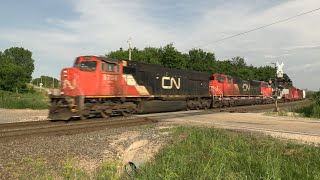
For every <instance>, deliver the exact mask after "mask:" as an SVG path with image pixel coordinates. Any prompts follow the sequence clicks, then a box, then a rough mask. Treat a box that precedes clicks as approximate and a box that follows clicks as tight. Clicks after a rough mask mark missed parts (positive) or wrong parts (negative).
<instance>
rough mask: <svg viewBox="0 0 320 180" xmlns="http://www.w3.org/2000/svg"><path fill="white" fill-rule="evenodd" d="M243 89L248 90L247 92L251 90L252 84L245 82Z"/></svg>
mask: <svg viewBox="0 0 320 180" xmlns="http://www.w3.org/2000/svg"><path fill="white" fill-rule="evenodd" d="M242 89H243V91H247V92H248V91H250V84H247V83H243V85H242Z"/></svg>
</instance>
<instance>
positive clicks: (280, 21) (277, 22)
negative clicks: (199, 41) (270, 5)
mask: <svg viewBox="0 0 320 180" xmlns="http://www.w3.org/2000/svg"><path fill="white" fill-rule="evenodd" d="M318 10H320V8H316V9H313V10H310V11H307V12H304V13H301V14H297V15H294V16H291V17H288V18H285V19H282V20H279V21H276V22H273V23H270V24H266V25H263V26H260V27H257V28H254V29H251V30H248V31H245V32H241V33H238V34H234V35H232V36H229V37H225V38H222V39H218V40H216V41H213V42H210V43H207V44H204V45H201V46H196V47H193V48H192V49H197V48H201V47H204V46H208V45H211V44H215V43H218V42H222V41H225V40H227V39H231V38H234V37H237V36H241V35H244V34H248V33H250V32H253V31H257V30H260V29H263V28H266V27H269V26H272V25H275V24H279V23H282V22H284V21H288V20H291V19H294V18H297V17H299V16H303V15H306V14H309V13H312V12H315V11H318ZM186 51H188V50H184V51H182V52H186Z"/></svg>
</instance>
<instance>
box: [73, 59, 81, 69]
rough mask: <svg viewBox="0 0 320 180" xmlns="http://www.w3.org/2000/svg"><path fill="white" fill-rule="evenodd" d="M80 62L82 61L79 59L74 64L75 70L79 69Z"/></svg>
mask: <svg viewBox="0 0 320 180" xmlns="http://www.w3.org/2000/svg"><path fill="white" fill-rule="evenodd" d="M79 61H80V59H79V58H77V59H76V60H75V61H74V64H73V67H74V68H78V67H79Z"/></svg>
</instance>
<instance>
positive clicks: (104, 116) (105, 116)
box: [100, 111, 110, 118]
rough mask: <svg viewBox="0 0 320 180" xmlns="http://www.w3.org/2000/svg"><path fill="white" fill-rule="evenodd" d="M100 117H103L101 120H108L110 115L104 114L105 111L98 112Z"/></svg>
mask: <svg viewBox="0 0 320 180" xmlns="http://www.w3.org/2000/svg"><path fill="white" fill-rule="evenodd" d="M100 115H101V117H103V118H108V117H110V115H109V114H108V113H106V112H105V111H101V112H100Z"/></svg>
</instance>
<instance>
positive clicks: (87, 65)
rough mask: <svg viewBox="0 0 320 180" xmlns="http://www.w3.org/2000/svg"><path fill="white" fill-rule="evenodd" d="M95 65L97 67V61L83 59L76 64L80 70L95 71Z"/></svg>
mask: <svg viewBox="0 0 320 180" xmlns="http://www.w3.org/2000/svg"><path fill="white" fill-rule="evenodd" d="M96 67H97V62H96V61H83V62H81V63H80V65H79V66H78V68H79V69H80V70H81V71H95V70H96Z"/></svg>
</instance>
